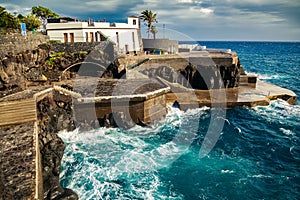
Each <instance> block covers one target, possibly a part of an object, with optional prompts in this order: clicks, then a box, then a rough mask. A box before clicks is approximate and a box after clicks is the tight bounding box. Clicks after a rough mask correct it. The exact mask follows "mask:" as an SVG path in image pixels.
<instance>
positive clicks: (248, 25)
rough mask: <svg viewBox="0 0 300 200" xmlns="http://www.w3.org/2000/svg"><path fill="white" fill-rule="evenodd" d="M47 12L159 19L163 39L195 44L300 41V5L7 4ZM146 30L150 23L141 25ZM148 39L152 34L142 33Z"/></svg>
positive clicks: (67, 0) (133, 0)
mask: <svg viewBox="0 0 300 200" xmlns="http://www.w3.org/2000/svg"><path fill="white" fill-rule="evenodd" d="M39 5H40V6H44V7H47V8H50V9H51V10H52V11H54V12H56V13H58V14H60V15H61V16H70V17H76V18H77V19H87V18H88V17H91V18H93V19H95V20H103V19H104V18H106V20H107V21H108V22H126V20H127V16H131V15H136V16H139V15H140V13H141V12H142V11H143V10H146V9H151V10H152V11H153V12H154V13H157V20H158V23H157V24H155V25H156V26H157V29H158V31H159V33H158V36H157V37H164V36H165V37H168V35H180V36H178V37H182V38H183V39H182V40H184V39H186V40H187V39H192V40H203V41H207V40H213V41H214V40H223V41H300V0H86V1H84V0H31V1H29V0H1V1H0V6H2V7H5V8H6V9H7V10H8V11H10V12H11V13H13V12H17V13H21V14H27V13H29V12H30V11H31V7H32V6H39ZM141 25H142V26H143V27H144V23H143V22H142V24H141ZM142 33H143V36H146V29H145V28H143V29H142Z"/></svg>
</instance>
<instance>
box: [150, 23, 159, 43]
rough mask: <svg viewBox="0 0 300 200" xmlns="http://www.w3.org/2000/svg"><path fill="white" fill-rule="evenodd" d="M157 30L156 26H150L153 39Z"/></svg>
mask: <svg viewBox="0 0 300 200" xmlns="http://www.w3.org/2000/svg"><path fill="white" fill-rule="evenodd" d="M157 32H158V30H157V29H156V26H152V28H151V33H152V34H153V39H154V40H155V39H156V34H157Z"/></svg>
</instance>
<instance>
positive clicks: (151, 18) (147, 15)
mask: <svg viewBox="0 0 300 200" xmlns="http://www.w3.org/2000/svg"><path fill="white" fill-rule="evenodd" d="M141 14H142V15H141V16H140V18H141V19H143V20H144V22H145V21H147V23H145V25H146V26H147V27H148V30H147V33H148V39H149V37H150V31H151V30H152V23H153V22H156V23H157V19H156V15H157V14H156V13H153V12H152V11H151V10H144V11H143V12H142V13H141Z"/></svg>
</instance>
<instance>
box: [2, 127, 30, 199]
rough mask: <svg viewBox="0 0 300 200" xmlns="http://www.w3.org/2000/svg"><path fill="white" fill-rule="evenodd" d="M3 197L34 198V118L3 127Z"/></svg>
mask: <svg viewBox="0 0 300 200" xmlns="http://www.w3.org/2000/svg"><path fill="white" fill-rule="evenodd" d="M0 138H1V143H0V158H1V159H0V199H3V200H4V199H5V200H9V199H34V194H35V186H36V182H35V181H36V168H35V158H36V153H35V138H34V122H27V123H22V124H18V125H13V126H12V125H8V126H2V127H0Z"/></svg>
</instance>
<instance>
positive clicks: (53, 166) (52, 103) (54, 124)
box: [38, 92, 78, 200]
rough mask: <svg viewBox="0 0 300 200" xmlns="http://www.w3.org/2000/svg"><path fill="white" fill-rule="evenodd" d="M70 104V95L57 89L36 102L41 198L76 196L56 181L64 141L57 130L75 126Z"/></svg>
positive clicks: (70, 197) (71, 197) (57, 179)
mask: <svg viewBox="0 0 300 200" xmlns="http://www.w3.org/2000/svg"><path fill="white" fill-rule="evenodd" d="M62 102H63V103H62ZM71 103H72V99H71V97H68V96H65V95H62V94H59V93H58V92H55V93H54V98H51V97H46V98H44V99H43V100H42V101H40V102H38V113H39V114H38V116H39V129H40V134H39V143H40V153H41V157H42V159H41V163H42V174H43V189H44V199H51V200H52V199H78V197H77V195H76V193H75V192H73V191H72V190H70V189H64V188H62V187H61V185H60V183H59V172H60V163H61V160H62V157H63V154H64V149H65V144H64V143H63V141H62V140H61V138H59V137H58V135H57V132H58V131H60V130H63V129H66V130H69V131H70V130H73V129H74V128H75V126H74V123H73V120H72V110H71Z"/></svg>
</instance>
